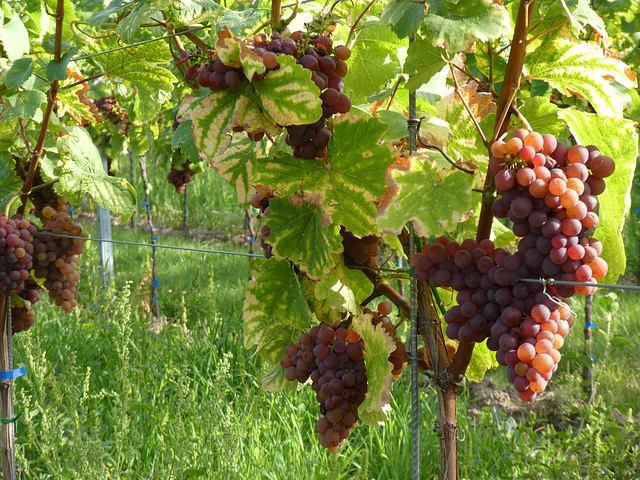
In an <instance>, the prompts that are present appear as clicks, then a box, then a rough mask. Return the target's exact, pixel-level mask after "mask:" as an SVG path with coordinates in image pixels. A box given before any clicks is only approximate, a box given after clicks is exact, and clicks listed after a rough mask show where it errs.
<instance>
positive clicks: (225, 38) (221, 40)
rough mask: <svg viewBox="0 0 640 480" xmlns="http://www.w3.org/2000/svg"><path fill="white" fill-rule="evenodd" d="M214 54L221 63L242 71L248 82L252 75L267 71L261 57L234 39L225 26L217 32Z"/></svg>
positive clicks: (240, 41) (239, 40) (237, 39)
mask: <svg viewBox="0 0 640 480" xmlns="http://www.w3.org/2000/svg"><path fill="white" fill-rule="evenodd" d="M216 52H218V55H219V57H220V60H222V63H224V64H225V65H228V66H230V67H235V68H241V69H243V71H244V73H245V75H246V76H247V78H248V79H249V80H251V79H252V78H253V75H254V74H256V73H257V74H258V75H259V74H261V73H264V72H266V70H267V69H266V68H265V66H264V62H263V61H262V57H261V56H260V55H258V54H257V53H256V52H254V51H253V50H251V49H250V48H249V47H248V46H247V44H246V43H244V42H243V41H242V40H241V39H239V38H237V37H235V36H234V35H233V33H231V30H229V28H228V27H226V26H225V27H224V28H223V29H222V30H220V31H219V32H218V41H217V42H216Z"/></svg>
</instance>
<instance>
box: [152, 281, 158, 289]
mask: <svg viewBox="0 0 640 480" xmlns="http://www.w3.org/2000/svg"><path fill="white" fill-rule="evenodd" d="M151 286H152V287H156V288H158V287H159V286H160V281H159V280H154V281H153V282H151Z"/></svg>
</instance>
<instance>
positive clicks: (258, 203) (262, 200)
mask: <svg viewBox="0 0 640 480" xmlns="http://www.w3.org/2000/svg"><path fill="white" fill-rule="evenodd" d="M272 197H273V192H269V193H268V194H266V195H264V196H261V195H260V194H259V193H256V194H255V195H254V196H253V197H251V200H250V201H249V203H250V204H251V206H252V207H253V208H257V209H258V210H260V212H261V214H262V215H264V216H265V217H268V216H269V212H270V210H269V199H270V198H272ZM270 235H271V229H270V228H269V226H268V225H267V224H266V223H265V224H264V225H262V229H261V230H260V246H261V247H262V250H263V251H264V256H265V257H266V258H271V257H273V247H272V246H271V245H270V244H268V243H267V242H266V239H267V238H269V236H270Z"/></svg>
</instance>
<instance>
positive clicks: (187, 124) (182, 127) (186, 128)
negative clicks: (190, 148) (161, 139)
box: [171, 120, 193, 150]
mask: <svg viewBox="0 0 640 480" xmlns="http://www.w3.org/2000/svg"><path fill="white" fill-rule="evenodd" d="M192 128H193V122H192V121H191V120H185V121H184V122H180V124H179V125H178V128H176V129H175V131H174V132H173V135H172V136H171V150H175V149H176V148H178V147H179V146H180V145H182V144H184V143H186V142H188V141H189V140H193V136H192V135H191V130H192Z"/></svg>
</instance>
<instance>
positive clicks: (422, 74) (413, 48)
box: [404, 39, 446, 93]
mask: <svg viewBox="0 0 640 480" xmlns="http://www.w3.org/2000/svg"><path fill="white" fill-rule="evenodd" d="M445 65H446V62H445V61H444V59H443V58H442V52H441V49H440V48H438V47H434V46H433V45H431V42H430V41H429V40H427V39H419V40H416V41H415V42H413V43H411V44H410V45H409V50H408V51H407V59H406V61H405V62H404V73H405V74H407V75H413V76H412V77H411V78H410V79H409V81H408V82H407V85H406V88H408V89H409V92H411V93H413V92H415V91H416V90H417V89H418V88H420V87H421V86H422V85H423V84H425V83H428V82H429V80H431V78H432V77H433V76H435V75H437V74H438V73H440V71H441V70H442V68H443V67H444V66H445Z"/></svg>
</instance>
